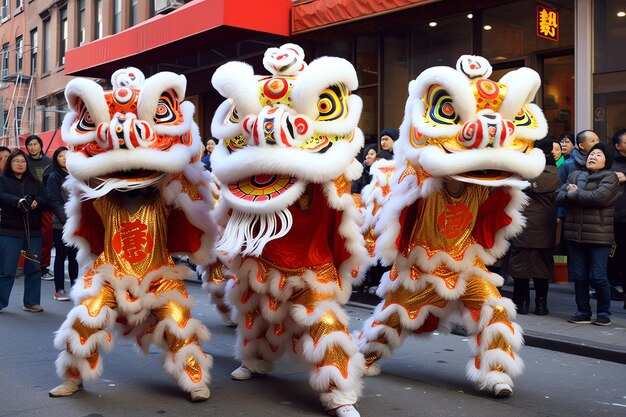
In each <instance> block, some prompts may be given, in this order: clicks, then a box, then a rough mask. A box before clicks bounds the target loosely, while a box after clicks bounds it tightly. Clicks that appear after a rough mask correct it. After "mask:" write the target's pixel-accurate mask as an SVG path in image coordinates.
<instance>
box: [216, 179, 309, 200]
mask: <svg viewBox="0 0 626 417" xmlns="http://www.w3.org/2000/svg"><path fill="white" fill-rule="evenodd" d="M298 181H299V180H298V179H297V178H296V177H291V176H288V175H276V174H259V175H253V176H251V177H249V178H244V179H242V180H240V181H237V182H235V183H232V184H228V190H229V191H230V193H231V194H232V196H233V197H235V198H238V199H241V200H245V201H249V202H265V201H269V200H273V199H277V198H279V197H280V196H281V195H282V194H284V193H285V192H286V191H287V190H289V189H290V188H291V187H293V185H294V184H296V183H297V182H298Z"/></svg>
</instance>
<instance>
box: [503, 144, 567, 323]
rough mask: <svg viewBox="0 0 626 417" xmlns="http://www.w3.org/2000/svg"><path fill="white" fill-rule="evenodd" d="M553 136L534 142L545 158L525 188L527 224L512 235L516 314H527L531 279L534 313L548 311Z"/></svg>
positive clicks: (511, 270) (553, 236) (556, 182)
mask: <svg viewBox="0 0 626 417" xmlns="http://www.w3.org/2000/svg"><path fill="white" fill-rule="evenodd" d="M552 142H553V140H552V138H551V137H546V138H544V139H541V140H540V141H538V142H537V143H536V145H535V146H536V147H537V148H540V149H541V150H542V151H543V153H544V155H545V158H546V166H545V168H544V170H543V172H542V173H541V174H540V175H539V176H538V177H537V178H534V179H532V180H530V184H531V186H530V187H528V188H526V189H525V190H524V192H525V193H526V195H527V196H528V198H529V200H528V206H526V208H525V209H524V216H525V217H526V227H525V228H524V230H523V231H522V233H520V234H519V235H518V236H517V237H515V238H513V239H511V249H510V252H509V265H508V267H509V270H508V272H509V274H510V275H511V276H512V277H513V302H514V303H515V305H516V306H517V312H518V313H519V314H528V308H529V305H530V285H529V284H530V282H529V281H530V279H532V280H533V284H534V288H535V314H538V315H540V316H544V315H546V314H548V312H549V311H548V307H547V303H548V287H549V285H548V284H549V282H550V280H551V279H552V274H553V271H554V259H553V250H554V246H555V244H556V205H555V203H554V191H555V190H556V189H557V188H559V186H560V185H561V182H560V181H559V171H558V169H557V167H556V163H555V159H554V156H553V155H552Z"/></svg>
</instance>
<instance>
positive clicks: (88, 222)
mask: <svg viewBox="0 0 626 417" xmlns="http://www.w3.org/2000/svg"><path fill="white" fill-rule="evenodd" d="M112 86H113V89H112V90H111V91H104V90H103V89H102V88H101V87H100V86H99V85H98V84H96V83H95V82H93V81H90V80H87V79H74V80H72V81H70V82H69V83H68V85H67V87H66V89H65V97H66V99H67V102H68V105H69V107H70V112H69V113H68V115H67V116H66V117H65V119H64V121H63V125H62V133H63V139H64V140H65V141H66V142H67V143H68V144H69V145H70V151H69V152H68V156H67V166H68V170H69V173H70V176H69V179H68V181H67V182H66V187H67V188H68V190H69V191H70V200H69V202H68V206H67V208H66V210H67V211H68V214H69V216H68V218H69V220H68V224H67V225H66V228H65V230H64V235H63V237H64V239H65V240H66V241H68V242H71V243H72V244H74V245H76V246H77V247H78V248H79V260H80V262H81V265H83V266H86V267H85V268H84V270H86V272H85V274H84V276H83V277H82V278H81V279H80V280H79V281H78V282H77V283H76V285H75V286H74V287H73V289H72V299H73V300H74V301H75V304H76V305H75V307H74V308H72V310H71V311H70V312H69V313H68V316H67V319H66V320H65V322H64V323H63V324H62V325H61V328H60V329H59V330H58V332H57V334H56V337H55V340H54V344H55V346H56V347H57V348H58V349H60V350H62V352H61V353H60V354H59V357H58V359H57V361H56V368H57V373H58V375H59V377H61V378H63V379H64V380H65V382H64V383H63V384H62V385H59V386H58V387H56V388H54V389H53V390H51V391H50V396H52V397H62V396H67V395H71V394H72V393H74V392H76V391H79V390H81V389H82V381H83V379H84V380H88V379H93V378H96V377H98V376H99V375H100V374H101V373H102V361H101V358H100V353H99V350H100V349H101V348H102V349H104V350H107V351H108V350H110V349H111V348H112V337H111V334H110V330H112V329H113V327H114V326H115V324H116V322H117V323H119V324H121V325H122V326H123V334H124V335H125V336H132V337H135V338H136V341H137V344H138V345H139V347H140V348H141V349H142V350H143V351H144V352H147V350H148V348H149V345H150V343H155V344H156V345H158V346H160V347H162V348H164V350H165V354H164V355H163V363H164V367H165V370H166V371H167V372H168V373H169V374H170V375H172V376H173V377H174V378H175V379H176V380H177V382H178V384H179V386H180V387H181V388H182V389H183V390H184V391H186V392H189V393H190V395H191V400H192V401H203V400H206V399H208V398H209V395H210V392H209V388H208V383H209V379H210V376H209V369H210V367H211V362H212V359H211V357H210V356H209V355H207V354H205V353H204V352H203V351H202V349H201V347H200V343H201V342H204V341H206V340H208V338H209V333H208V330H207V329H206V328H205V327H204V326H203V325H202V324H201V323H200V321H198V320H197V319H193V318H192V317H191V314H190V309H191V307H192V305H193V299H191V298H190V297H189V295H188V293H187V291H186V289H185V284H184V282H183V279H184V278H187V277H190V276H191V271H190V270H189V269H188V268H187V267H185V266H183V265H178V266H177V265H175V264H174V262H173V261H172V258H171V256H170V254H176V255H182V256H189V257H190V259H191V261H192V262H194V263H196V264H198V265H206V264H210V263H212V262H214V258H215V256H214V254H213V247H214V239H215V237H216V234H217V233H216V226H215V224H214V223H213V221H212V219H211V217H209V212H210V211H211V209H212V197H211V192H210V186H209V183H208V181H209V176H208V174H207V173H206V171H204V168H203V166H202V164H201V163H200V162H199V160H200V154H201V149H202V144H201V142H200V138H199V132H198V127H197V126H196V125H195V123H194V122H193V112H194V107H193V105H192V104H191V103H189V102H181V101H182V100H183V98H184V96H185V87H186V80H185V78H184V77H183V76H181V75H177V74H174V73H169V72H161V73H157V74H155V75H154V76H152V77H150V78H148V79H145V77H144V76H143V74H142V73H141V72H140V71H139V70H137V69H136V68H126V69H123V70H119V71H116V72H115V73H114V74H113V77H112Z"/></svg>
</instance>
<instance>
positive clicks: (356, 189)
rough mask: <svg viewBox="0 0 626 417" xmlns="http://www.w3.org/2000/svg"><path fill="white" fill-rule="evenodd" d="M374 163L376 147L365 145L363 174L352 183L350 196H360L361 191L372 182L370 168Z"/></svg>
mask: <svg viewBox="0 0 626 417" xmlns="http://www.w3.org/2000/svg"><path fill="white" fill-rule="evenodd" d="M375 161H376V145H367V146H365V148H363V162H362V163H363V173H362V174H361V176H360V177H359V178H358V179H356V180H354V181H352V187H351V189H350V192H351V193H352V194H361V190H362V189H363V187H365V186H366V185H367V184H369V183H370V181H372V174H370V168H371V167H372V164H373V163H374V162H375Z"/></svg>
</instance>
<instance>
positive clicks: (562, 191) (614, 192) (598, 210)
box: [556, 143, 620, 326]
mask: <svg viewBox="0 0 626 417" xmlns="http://www.w3.org/2000/svg"><path fill="white" fill-rule="evenodd" d="M612 164H613V153H612V152H611V151H609V149H608V148H607V147H606V145H605V144H604V143H598V144H596V145H595V146H594V147H593V148H591V150H590V151H589V154H588V155H587V160H586V164H585V166H586V168H587V169H586V171H574V172H572V173H571V174H570V175H569V176H568V177H567V182H566V183H565V184H563V185H562V186H561V187H560V188H559V189H558V190H557V192H556V202H557V203H558V204H563V205H565V206H566V207H567V218H566V220H565V240H566V241H567V252H568V257H567V264H568V273H569V279H570V281H574V289H575V292H576V308H577V312H576V314H574V316H573V317H572V318H571V319H569V320H568V321H569V322H570V323H578V324H581V323H591V315H592V313H591V305H590V303H589V298H590V297H589V286H590V285H591V286H592V287H593V288H594V289H595V290H596V294H597V297H598V305H597V315H596V320H595V321H594V322H593V323H594V324H597V325H600V326H607V325H609V324H611V319H610V318H609V316H610V314H611V313H610V311H609V310H610V307H611V290H610V285H609V280H608V278H607V273H606V266H607V262H608V259H609V253H610V252H611V246H612V245H613V216H614V213H615V205H616V204H617V201H618V199H619V196H620V184H619V180H618V178H617V174H615V172H613V171H611V170H610V169H611V166H612Z"/></svg>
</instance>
